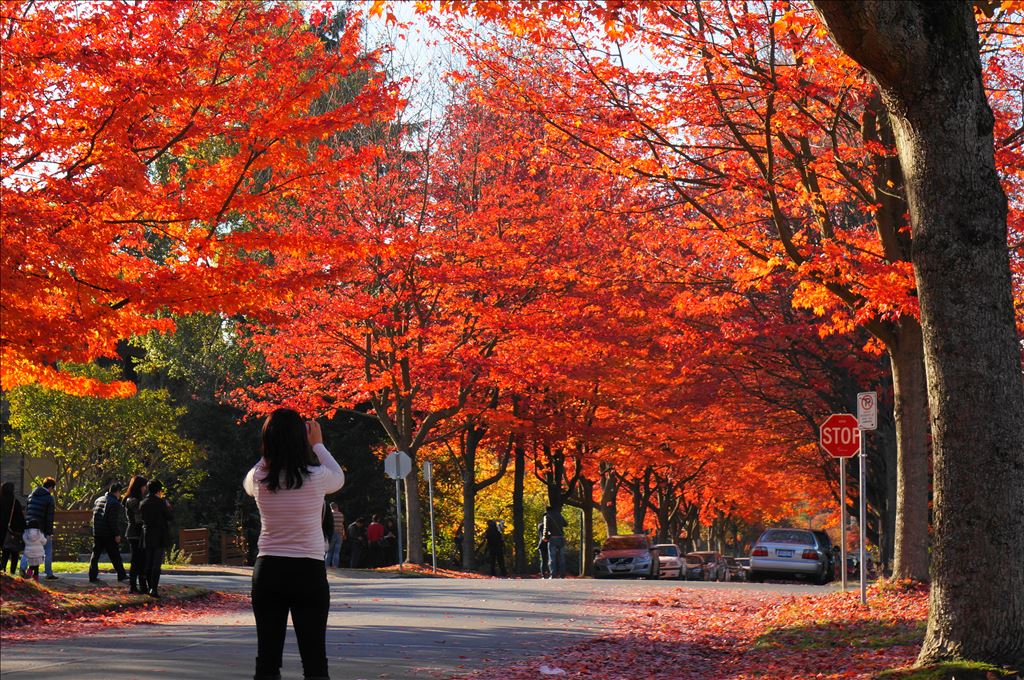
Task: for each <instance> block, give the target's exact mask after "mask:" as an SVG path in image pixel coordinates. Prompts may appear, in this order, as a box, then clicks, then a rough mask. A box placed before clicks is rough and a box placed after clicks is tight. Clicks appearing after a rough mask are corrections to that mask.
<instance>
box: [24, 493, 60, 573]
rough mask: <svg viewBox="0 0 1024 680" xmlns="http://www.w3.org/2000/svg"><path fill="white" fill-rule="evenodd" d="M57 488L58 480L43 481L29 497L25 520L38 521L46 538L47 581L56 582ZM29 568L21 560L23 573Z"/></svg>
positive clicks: (45, 561) (45, 565) (45, 566)
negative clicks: (54, 523) (55, 517)
mask: <svg viewBox="0 0 1024 680" xmlns="http://www.w3.org/2000/svg"><path fill="white" fill-rule="evenodd" d="M56 488H57V480H55V479H54V478H53V477H47V478H46V479H44V480H43V484H42V486H37V487H36V488H35V490H34V491H33V492H32V493H30V494H29V495H28V502H27V503H26V505H25V520H26V521H31V520H33V519H34V520H36V521H37V522H39V528H40V530H41V531H42V532H43V535H44V536H46V546H45V547H44V550H45V551H46V557H45V558H44V560H43V566H44V568H45V569H46V578H47V580H50V581H52V580H54V579H56V578H57V576H56V575H55V574H54V573H53V513H54V511H55V510H56V509H57V503H56V501H55V500H54V498H53V494H54V490H55V489H56ZM27 567H28V560H27V559H25V557H24V556H22V558H21V571H22V573H24V572H25V569H26V568H27Z"/></svg>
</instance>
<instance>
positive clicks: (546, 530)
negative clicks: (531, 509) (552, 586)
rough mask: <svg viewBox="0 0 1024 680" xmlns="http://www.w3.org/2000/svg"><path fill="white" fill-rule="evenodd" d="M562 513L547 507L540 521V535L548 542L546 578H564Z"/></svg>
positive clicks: (563, 519) (564, 523)
mask: <svg viewBox="0 0 1024 680" xmlns="http://www.w3.org/2000/svg"><path fill="white" fill-rule="evenodd" d="M567 524H568V522H566V521H565V518H564V517H562V513H561V512H559V511H558V510H555V509H554V508H553V507H551V506H548V509H547V510H546V511H545V512H544V519H543V520H541V529H542V531H541V535H542V536H544V537H545V538H547V540H548V569H549V570H550V571H551V575H550V576H549V577H548V578H565V527H566V525H567Z"/></svg>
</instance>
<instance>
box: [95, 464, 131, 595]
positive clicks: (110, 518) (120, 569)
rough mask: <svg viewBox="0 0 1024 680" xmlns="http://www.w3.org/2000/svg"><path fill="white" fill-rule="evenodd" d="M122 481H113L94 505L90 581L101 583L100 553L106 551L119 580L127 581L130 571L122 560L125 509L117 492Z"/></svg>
mask: <svg viewBox="0 0 1024 680" xmlns="http://www.w3.org/2000/svg"><path fill="white" fill-rule="evenodd" d="M120 490H121V483H120V482H113V483H111V485H110V486H109V487H107V492H106V493H105V494H103V495H102V496H100V497H98V498H97V499H96V502H95V503H93V506H92V558H91V559H90V560H89V582H90V583H99V580H100V579H99V574H100V555H101V554H102V553H104V552H106V553H107V556H108V557H109V558H110V563H111V564H113V565H114V570H115V571H116V572H117V580H118V581H127V580H128V572H126V571H125V570H124V562H122V560H121V550H120V548H119V546H120V544H121V517H122V516H123V515H124V510H123V509H122V508H121V501H120V500H118V498H117V492H118V491H120Z"/></svg>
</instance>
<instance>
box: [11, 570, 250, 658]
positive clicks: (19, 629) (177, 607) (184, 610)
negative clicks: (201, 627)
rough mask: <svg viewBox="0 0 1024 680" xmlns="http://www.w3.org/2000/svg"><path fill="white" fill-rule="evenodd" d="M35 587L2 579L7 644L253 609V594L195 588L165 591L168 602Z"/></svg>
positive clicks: (105, 590)
mask: <svg viewBox="0 0 1024 680" xmlns="http://www.w3.org/2000/svg"><path fill="white" fill-rule="evenodd" d="M54 583H55V585H52V586H43V585H40V584H38V583H36V582H34V581H28V580H25V579H20V578H11V577H10V576H7V575H6V574H3V575H0V623H2V629H3V643H4V644H5V645H6V644H9V643H11V642H24V641H28V640H45V639H54V638H64V637H73V636H77V635H85V634H88V633H92V632H98V631H101V630H106V629H110V628H121V627H124V626H132V625H136V624H160V623H177V622H181V621H189V620H192V619H196V618H199V617H201V616H207V615H209V614H217V613H227V612H231V611H237V610H239V609H244V608H248V607H249V596H248V594H247V593H218V592H212V591H209V590H205V589H203V588H194V587H190V586H167V587H165V588H162V589H161V591H162V595H163V598H161V599H159V600H154V599H151V598H149V597H148V596H146V595H133V594H129V593H128V587H127V586H126V585H124V584H119V583H117V582H116V581H114V582H113V583H112V584H111V585H92V584H89V585H80V584H75V583H73V582H70V581H56V582H54Z"/></svg>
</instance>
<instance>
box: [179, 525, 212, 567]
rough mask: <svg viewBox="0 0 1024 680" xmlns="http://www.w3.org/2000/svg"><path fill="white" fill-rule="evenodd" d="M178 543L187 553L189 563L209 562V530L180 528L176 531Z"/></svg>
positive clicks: (182, 550)
mask: <svg viewBox="0 0 1024 680" xmlns="http://www.w3.org/2000/svg"><path fill="white" fill-rule="evenodd" d="M178 545H179V547H180V548H181V552H183V553H185V554H186V555H188V561H189V564H209V563H210V530H209V529H181V530H179V531H178Z"/></svg>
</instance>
